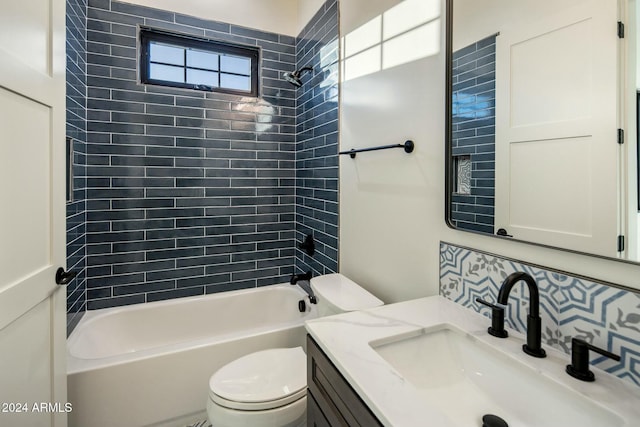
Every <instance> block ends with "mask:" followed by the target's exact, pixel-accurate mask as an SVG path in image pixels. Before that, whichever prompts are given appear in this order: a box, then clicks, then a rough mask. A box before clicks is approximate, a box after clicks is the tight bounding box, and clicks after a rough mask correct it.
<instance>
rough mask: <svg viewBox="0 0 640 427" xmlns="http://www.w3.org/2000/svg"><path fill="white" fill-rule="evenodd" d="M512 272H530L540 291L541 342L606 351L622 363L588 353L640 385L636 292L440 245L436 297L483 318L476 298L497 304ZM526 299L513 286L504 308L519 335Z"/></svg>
mask: <svg viewBox="0 0 640 427" xmlns="http://www.w3.org/2000/svg"><path fill="white" fill-rule="evenodd" d="M516 271H524V272H526V273H528V274H529V275H531V276H532V277H533V278H534V279H535V280H536V282H537V284H538V288H539V289H540V316H541V317H542V341H543V345H545V344H546V345H548V346H551V347H554V348H556V349H558V350H560V351H563V352H565V353H567V354H569V352H570V350H571V338H573V337H577V338H581V339H584V340H585V341H587V342H589V343H592V344H594V345H596V346H598V347H601V348H605V349H608V350H609V351H611V352H613V353H616V354H618V355H620V357H621V361H620V362H615V361H613V360H611V359H609V358H606V357H604V356H600V355H597V354H592V358H591V363H592V364H594V365H595V366H597V367H598V368H600V369H603V370H604V371H607V372H609V373H611V374H613V375H616V376H618V377H620V378H623V379H625V380H627V381H630V382H632V383H634V384H636V385H637V386H640V369H639V367H640V314H638V313H639V312H640V293H637V292H632V291H630V290H624V289H620V288H617V287H612V286H609V285H607V284H603V283H597V282H594V281H591V280H589V279H586V278H581V277H573V276H571V275H568V274H567V273H561V272H557V271H553V270H548V269H544V268H541V267H536V266H531V265H528V264H524V263H521V262H518V261H515V260H511V259H506V258H501V257H498V256H495V255H491V254H488V253H485V252H480V251H477V250H473V249H468V248H464V247H458V246H455V245H452V244H449V243H444V242H441V243H440V295H442V296H444V297H446V298H448V299H450V300H452V301H455V302H457V303H459V304H462V305H463V306H465V307H467V308H470V309H472V310H474V311H477V312H479V313H482V314H484V315H485V316H490V311H491V310H490V309H488V308H486V307H485V306H483V305H482V304H479V303H477V302H476V301H475V299H476V298H477V297H479V298H482V299H484V300H486V301H489V302H496V301H497V295H498V291H499V289H500V286H501V284H502V282H503V280H504V279H505V278H506V277H507V276H508V275H509V274H511V273H514V272H516ZM528 299H529V297H528V292H527V290H526V287H525V286H524V283H522V284H521V285H520V284H519V285H516V286H515V287H514V288H513V291H512V292H511V296H510V302H509V307H508V309H507V310H506V311H505V321H506V323H507V325H508V326H509V327H511V328H513V329H515V330H517V331H519V332H522V333H524V332H526V317H527V312H528V308H529V301H528ZM488 325H489V323H487V326H488Z"/></svg>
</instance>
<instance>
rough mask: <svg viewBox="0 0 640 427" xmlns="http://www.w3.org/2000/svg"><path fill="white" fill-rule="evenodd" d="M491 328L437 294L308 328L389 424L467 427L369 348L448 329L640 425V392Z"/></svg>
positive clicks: (624, 423) (487, 322) (316, 322)
mask: <svg viewBox="0 0 640 427" xmlns="http://www.w3.org/2000/svg"><path fill="white" fill-rule="evenodd" d="M490 322H491V321H490V319H489V318H488V317H484V316H482V315H480V314H478V313H475V312H473V311H471V310H469V309H466V308H464V307H462V306H460V305H458V304H455V303H454V302H451V301H449V300H447V299H445V298H442V297H440V296H434V297H428V298H421V299H416V300H411V301H406V302H401V303H396V304H390V305H385V306H381V307H378V308H374V309H370V310H364V311H357V312H351V313H345V314H340V315H336V316H329V317H323V318H318V319H314V320H310V321H308V322H306V328H307V331H308V332H309V334H310V335H311V336H312V337H313V338H314V340H315V341H316V342H317V343H318V345H319V346H320V348H322V350H323V351H324V352H325V353H326V354H327V356H328V357H329V359H331V361H332V362H333V363H334V364H335V366H336V367H337V368H338V370H339V371H340V372H341V373H342V375H343V376H344V377H345V378H346V379H347V381H348V382H349V383H350V384H351V386H352V387H353V388H354V390H355V391H356V392H357V393H358V394H359V395H360V397H361V398H362V400H363V401H364V402H365V403H366V404H367V405H368V406H369V408H370V409H371V411H372V412H373V413H374V414H375V415H376V417H377V418H378V419H379V420H380V421H381V422H382V424H384V425H385V426H390V427H405V426H406V427H414V426H416V425H433V426H438V427H454V426H455V427H458V426H460V427H462V426H461V425H460V423H456V422H455V421H452V420H451V419H450V418H449V417H448V416H447V415H445V414H444V413H443V412H442V411H441V410H440V409H439V408H438V407H436V406H435V405H433V404H430V403H429V402H428V401H425V399H424V398H422V397H421V396H420V393H419V392H418V390H417V389H416V388H415V387H414V386H413V385H412V384H410V383H409V382H408V381H406V380H405V379H404V378H403V377H402V376H401V375H400V374H399V373H398V372H397V371H396V370H395V369H394V368H392V367H391V365H389V364H388V363H387V362H386V361H385V360H384V359H383V358H382V357H381V356H380V355H379V354H378V353H377V352H376V351H375V350H374V349H373V348H372V347H371V346H370V344H369V343H370V342H372V341H377V340H383V339H389V338H390V337H393V336H396V335H400V334H406V333H411V332H416V331H419V330H422V329H423V328H428V327H433V326H436V325H439V324H443V323H447V324H450V325H453V326H454V327H457V328H459V329H461V330H463V331H466V332H468V333H469V334H471V335H473V336H474V337H475V338H476V339H478V340H479V341H481V342H485V343H487V344H488V345H491V346H492V347H494V348H496V349H498V350H499V351H501V352H503V353H504V354H505V355H506V356H507V357H510V358H513V359H516V360H517V361H519V362H522V363H523V364H525V365H526V366H528V367H530V368H532V369H534V370H535V372H536V373H537V374H539V375H542V376H545V377H547V378H548V379H550V380H552V381H554V382H555V383H557V384H559V385H560V386H566V387H569V388H571V389H574V390H576V391H577V392H578V393H579V394H580V395H582V396H583V397H585V398H586V399H589V400H591V401H593V404H594V405H599V406H603V407H605V408H607V409H609V410H610V411H611V412H613V413H615V414H617V415H618V416H620V417H621V419H622V420H621V421H622V424H620V425H621V426H628V427H631V426H636V425H637V423H638V420H640V390H639V389H638V388H637V387H634V386H633V385H631V384H627V383H626V382H625V381H622V380H620V379H619V378H616V377H614V376H612V375H609V374H605V373H604V372H603V371H600V370H598V369H596V368H592V370H593V371H594V372H595V374H596V378H597V380H596V382H593V383H585V382H581V381H577V380H575V379H573V378H571V377H570V376H569V375H567V374H566V373H565V371H564V368H565V366H566V364H567V363H569V357H568V355H566V354H564V353H562V352H560V351H557V350H555V349H553V348H550V347H549V346H544V348H545V349H546V351H547V357H546V358H544V359H536V358H533V357H530V356H527V355H525V354H524V353H523V352H522V344H523V343H524V342H525V338H524V336H523V335H522V334H519V333H518V332H515V331H512V330H509V333H510V336H509V338H506V339H497V338H494V337H492V336H490V335H489V334H488V333H487V327H488V326H489V325H490ZM523 398H524V397H523ZM529 398H530V397H529ZM460 405H461V406H464V402H460ZM427 420H428V422H427ZM478 425H481V423H480V424H478ZM465 427H468V426H465Z"/></svg>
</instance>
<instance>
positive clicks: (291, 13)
mask: <svg viewBox="0 0 640 427" xmlns="http://www.w3.org/2000/svg"><path fill="white" fill-rule="evenodd" d="M122 1H125V2H127V3H134V4H139V5H143V6H148V7H154V8H156V9H163V10H170V11H172V12H179V13H184V14H186V15H193V16H197V17H199V18H202V19H211V20H214V21H222V22H228V23H230V24H236V25H242V26H245V27H250V28H256V29H259V30H263V31H271V32H274V33H280V34H286V35H289V36H293V37H296V36H297V35H298V34H299V33H300V30H301V29H302V28H304V26H305V25H306V24H307V22H309V19H311V18H312V17H313V15H314V14H315V13H316V12H317V11H318V9H319V8H320V6H321V5H322V4H324V1H320V0H122Z"/></svg>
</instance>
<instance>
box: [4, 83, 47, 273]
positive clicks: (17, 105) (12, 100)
mask: <svg viewBox="0 0 640 427" xmlns="http://www.w3.org/2000/svg"><path fill="white" fill-rule="evenodd" d="M24 118H28V119H27V120H26V122H27V123H25V125H23V126H15V125H14V124H15V123H24V122H25V119H24ZM0 129H2V130H1V131H0V135H1V138H2V141H3V143H2V144H1V145H0V182H3V183H7V184H11V185H10V186H9V185H8V186H7V188H4V189H3V191H2V200H10V201H11V204H10V206H14V207H15V209H2V211H0V235H1V236H3V237H4V238H6V241H8V242H12V244H11V245H10V246H9V245H6V246H5V245H3V246H2V248H1V249H0V271H3V272H6V273H5V274H4V277H3V281H5V283H6V284H13V283H14V282H16V281H17V280H18V279H20V278H24V277H27V276H29V275H30V274H32V273H33V272H34V271H39V270H42V269H43V268H45V267H47V266H49V265H50V264H51V194H50V193H51V180H52V176H51V167H50V158H51V146H50V145H51V112H50V108H48V107H47V106H45V105H42V104H40V103H38V102H34V101H33V100H30V99H28V98H26V97H24V96H21V95H18V94H16V93H13V92H9V91H8V90H6V89H2V88H0ZM10 187H13V189H12V188H10ZM25 230H29V232H28V233H26V232H25Z"/></svg>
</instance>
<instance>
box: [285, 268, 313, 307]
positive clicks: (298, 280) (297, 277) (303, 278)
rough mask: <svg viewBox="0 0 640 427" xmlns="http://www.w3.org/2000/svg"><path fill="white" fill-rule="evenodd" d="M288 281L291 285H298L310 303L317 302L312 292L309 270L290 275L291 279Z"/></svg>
mask: <svg viewBox="0 0 640 427" xmlns="http://www.w3.org/2000/svg"><path fill="white" fill-rule="evenodd" d="M289 283H291V284H292V285H296V284H297V285H298V286H300V287H301V288H302V289H303V290H304V291H305V292H306V293H307V294H308V295H309V302H310V303H311V304H317V303H318V300H317V299H316V296H315V294H314V293H313V289H311V272H310V271H307V272H306V273H304V274H294V275H292V276H291V280H289Z"/></svg>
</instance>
